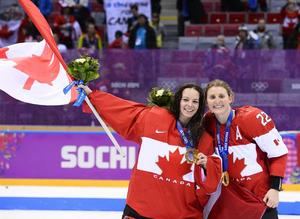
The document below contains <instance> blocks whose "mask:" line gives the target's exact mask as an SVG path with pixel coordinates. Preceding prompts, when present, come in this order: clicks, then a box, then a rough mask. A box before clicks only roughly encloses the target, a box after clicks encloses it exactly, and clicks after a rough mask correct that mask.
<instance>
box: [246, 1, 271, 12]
mask: <svg viewBox="0 0 300 219" xmlns="http://www.w3.org/2000/svg"><path fill="white" fill-rule="evenodd" d="M258 5H259V7H260V10H261V11H265V12H266V11H267V10H268V5H267V1H266V0H248V9H249V10H250V11H251V12H256V11H257V9H258Z"/></svg>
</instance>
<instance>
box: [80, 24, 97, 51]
mask: <svg viewBox="0 0 300 219" xmlns="http://www.w3.org/2000/svg"><path fill="white" fill-rule="evenodd" d="M77 48H78V49H82V48H83V49H88V51H89V52H91V53H93V52H94V51H98V50H102V40H101V37H100V36H99V34H98V33H97V31H96V26H95V24H94V23H88V25H87V33H84V34H82V35H81V36H80V37H79V39H78V46H77Z"/></svg>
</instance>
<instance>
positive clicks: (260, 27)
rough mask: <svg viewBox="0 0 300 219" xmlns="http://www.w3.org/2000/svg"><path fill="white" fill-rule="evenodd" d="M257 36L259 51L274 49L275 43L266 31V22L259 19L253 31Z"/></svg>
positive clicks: (270, 34)
mask: <svg viewBox="0 0 300 219" xmlns="http://www.w3.org/2000/svg"><path fill="white" fill-rule="evenodd" d="M253 32H254V33H255V34H256V35H257V36H258V41H259V45H258V48H259V49H274V48H275V43H274V39H273V35H272V33H271V32H270V31H269V30H267V29H266V21H265V19H263V18H261V19H259V20H258V24H257V28H256V29H255V30H254V31H253Z"/></svg>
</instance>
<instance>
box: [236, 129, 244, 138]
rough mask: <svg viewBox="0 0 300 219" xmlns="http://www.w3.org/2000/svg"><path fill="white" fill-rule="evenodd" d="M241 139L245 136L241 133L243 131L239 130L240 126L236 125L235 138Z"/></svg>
mask: <svg viewBox="0 0 300 219" xmlns="http://www.w3.org/2000/svg"><path fill="white" fill-rule="evenodd" d="M239 139H240V140H242V139H243V137H242V135H241V132H240V130H239V127H238V126H236V134H235V140H239Z"/></svg>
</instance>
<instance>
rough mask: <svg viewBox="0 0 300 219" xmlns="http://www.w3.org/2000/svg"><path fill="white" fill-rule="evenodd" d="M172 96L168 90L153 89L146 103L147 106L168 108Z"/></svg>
mask: <svg viewBox="0 0 300 219" xmlns="http://www.w3.org/2000/svg"><path fill="white" fill-rule="evenodd" d="M173 96H174V94H173V93H172V91H171V90H170V89H165V88H158V87H154V88H152V89H151V91H150V92H149V95H148V98H147V101H148V105H150V106H153V105H157V106H160V107H167V108H169V107H170V105H171V102H172V99H173Z"/></svg>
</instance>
